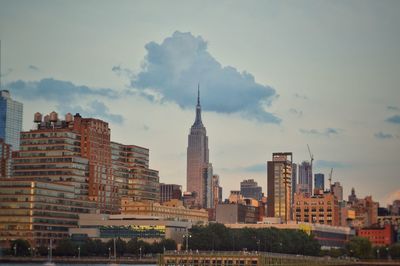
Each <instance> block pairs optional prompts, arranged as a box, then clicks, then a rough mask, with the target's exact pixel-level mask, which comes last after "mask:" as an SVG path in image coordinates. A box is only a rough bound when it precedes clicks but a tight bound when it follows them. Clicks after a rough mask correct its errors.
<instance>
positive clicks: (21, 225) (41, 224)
mask: <svg viewBox="0 0 400 266" xmlns="http://www.w3.org/2000/svg"><path fill="white" fill-rule="evenodd" d="M75 190H76V186H75V185H73V184H69V183H68V182H62V181H60V182H53V181H49V180H47V179H46V178H42V179H38V178H23V179H22V178H18V179H16V178H9V179H2V180H0V246H1V247H9V244H10V242H9V241H10V240H15V239H20V238H22V239H25V240H28V241H29V243H30V244H31V246H32V247H39V246H48V245H49V241H50V240H52V241H54V242H53V243H54V244H55V245H56V244H57V243H58V241H59V240H61V239H64V238H66V237H68V230H69V228H72V227H77V225H78V218H79V217H78V214H80V213H93V212H94V211H95V203H94V202H90V201H88V200H82V199H80V198H79V197H77V195H76V193H75Z"/></svg>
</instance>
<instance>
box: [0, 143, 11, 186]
mask: <svg viewBox="0 0 400 266" xmlns="http://www.w3.org/2000/svg"><path fill="white" fill-rule="evenodd" d="M11 154H12V149H11V145H10V144H7V143H5V142H4V140H3V139H0V178H9V177H10V176H11V172H12V170H11V160H12V158H11Z"/></svg>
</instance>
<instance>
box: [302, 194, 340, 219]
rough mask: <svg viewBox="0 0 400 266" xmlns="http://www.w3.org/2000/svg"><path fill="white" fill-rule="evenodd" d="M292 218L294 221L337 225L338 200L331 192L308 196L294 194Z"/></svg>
mask: <svg viewBox="0 0 400 266" xmlns="http://www.w3.org/2000/svg"><path fill="white" fill-rule="evenodd" d="M294 212H295V215H294V218H295V220H296V222H304V223H313V224H325V225H332V226H339V225H340V220H339V202H338V200H337V199H336V197H335V196H334V195H333V194H331V193H324V194H322V195H315V196H312V197H308V196H307V195H305V194H302V193H301V194H295V196H294Z"/></svg>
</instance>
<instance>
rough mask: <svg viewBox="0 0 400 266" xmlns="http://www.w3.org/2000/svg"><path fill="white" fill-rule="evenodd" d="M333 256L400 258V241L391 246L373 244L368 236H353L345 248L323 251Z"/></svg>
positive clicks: (322, 253) (324, 253) (322, 252)
mask: <svg viewBox="0 0 400 266" xmlns="http://www.w3.org/2000/svg"><path fill="white" fill-rule="evenodd" d="M321 255H328V256H331V257H342V256H348V257H356V258H360V259H380V260H385V259H400V243H395V244H393V245H390V246H372V244H371V242H370V241H369V240H368V239H367V238H362V237H353V238H352V239H351V240H350V241H349V242H348V243H347V244H346V247H345V248H342V249H331V250H325V251H321Z"/></svg>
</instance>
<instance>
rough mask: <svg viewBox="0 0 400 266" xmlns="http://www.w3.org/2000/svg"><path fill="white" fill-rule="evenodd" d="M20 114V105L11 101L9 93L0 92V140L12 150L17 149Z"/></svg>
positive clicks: (21, 110) (20, 127)
mask: <svg viewBox="0 0 400 266" xmlns="http://www.w3.org/2000/svg"><path fill="white" fill-rule="evenodd" d="M22 112H23V105H22V103H20V102H17V101H15V100H13V99H11V96H10V92H9V91H7V90H2V91H0V138H2V139H3V140H4V142H5V143H7V144H10V145H11V149H12V150H18V149H19V138H20V136H19V133H20V132H21V131H22Z"/></svg>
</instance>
